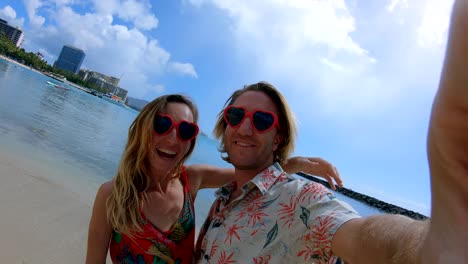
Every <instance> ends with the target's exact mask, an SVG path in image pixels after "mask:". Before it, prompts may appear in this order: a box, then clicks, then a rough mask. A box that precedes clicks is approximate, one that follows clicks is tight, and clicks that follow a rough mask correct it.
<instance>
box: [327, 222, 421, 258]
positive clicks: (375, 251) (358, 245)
mask: <svg viewBox="0 0 468 264" xmlns="http://www.w3.org/2000/svg"><path fill="white" fill-rule="evenodd" d="M428 227H429V221H416V220H413V219H411V218H408V217H406V216H402V215H375V216H370V217H366V218H358V219H353V220H350V221H348V222H346V223H345V224H343V225H342V226H341V227H340V228H339V229H338V231H337V232H336V233H335V236H334V237H333V241H332V251H333V255H336V256H339V257H340V258H341V259H343V260H344V261H345V262H349V263H419V262H420V261H419V259H420V256H419V254H420V250H421V247H422V241H423V240H424V238H425V236H426V233H427V230H428Z"/></svg>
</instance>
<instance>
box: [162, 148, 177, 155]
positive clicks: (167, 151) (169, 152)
mask: <svg viewBox="0 0 468 264" xmlns="http://www.w3.org/2000/svg"><path fill="white" fill-rule="evenodd" d="M158 150H159V151H161V152H162V153H166V154H168V155H175V154H177V152H174V151H170V150H167V149H158Z"/></svg>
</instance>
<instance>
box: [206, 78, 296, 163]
mask: <svg viewBox="0 0 468 264" xmlns="http://www.w3.org/2000/svg"><path fill="white" fill-rule="evenodd" d="M248 91H256V92H262V93H265V94H266V95H267V96H268V97H269V98H270V99H271V100H272V101H273V103H274V104H275V105H276V107H277V108H278V121H279V131H278V133H279V134H280V135H282V136H283V139H282V141H281V142H280V144H279V145H278V148H277V149H276V151H275V152H274V159H275V161H278V162H280V163H282V162H283V161H285V160H286V159H287V158H289V156H290V155H291V154H292V152H293V151H294V142H295V139H296V134H297V125H296V118H295V117H294V114H293V113H292V111H291V109H290V107H289V104H288V102H287V101H286V98H285V97H284V96H283V95H282V94H281V93H280V92H279V91H278V89H276V88H275V87H274V86H273V85H271V84H269V83H267V82H259V83H255V84H251V85H246V86H244V88H242V89H239V90H237V91H235V92H234V93H233V94H232V95H231V97H229V99H228V100H227V101H226V103H225V104H224V108H226V107H228V106H230V105H232V104H234V102H235V101H236V100H237V99H238V98H239V96H241V95H242V94H243V93H245V92H248ZM226 126H227V123H226V121H225V120H224V109H223V110H221V112H219V114H218V119H217V121H216V125H215V128H214V130H213V134H214V136H215V137H216V139H218V140H219V141H220V146H219V148H218V150H219V151H220V152H221V153H227V152H226V149H225V147H224V132H225V130H226ZM222 159H223V160H225V161H227V162H230V160H229V156H228V155H226V156H222Z"/></svg>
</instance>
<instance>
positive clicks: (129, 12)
mask: <svg viewBox="0 0 468 264" xmlns="http://www.w3.org/2000/svg"><path fill="white" fill-rule="evenodd" d="M93 4H94V7H95V9H96V11H97V13H98V14H100V15H116V16H118V17H119V18H121V19H122V20H124V21H126V22H130V23H133V25H134V26H135V27H136V28H138V29H142V30H151V29H154V28H156V27H157V26H158V23H159V21H158V19H157V18H156V17H155V16H154V14H152V13H151V4H150V3H149V2H148V1H136V0H125V1H118V0H106V1H102V0H94V1H93Z"/></svg>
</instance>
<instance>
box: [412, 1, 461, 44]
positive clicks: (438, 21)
mask: <svg viewBox="0 0 468 264" xmlns="http://www.w3.org/2000/svg"><path fill="white" fill-rule="evenodd" d="M452 5H453V0H444V1H441V0H427V1H426V3H425V6H424V8H423V10H424V12H423V16H422V20H421V24H420V25H419V27H418V43H419V45H420V46H422V47H431V46H441V45H442V44H444V43H445V41H446V39H447V32H448V27H449V22H450V21H449V17H450V12H451V10H452Z"/></svg>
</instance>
